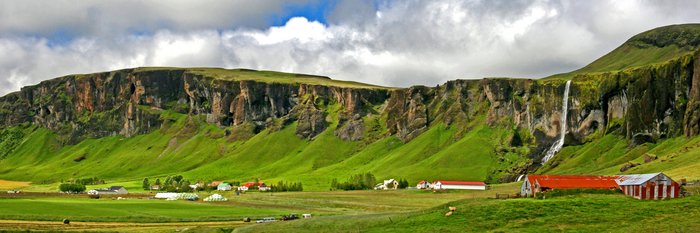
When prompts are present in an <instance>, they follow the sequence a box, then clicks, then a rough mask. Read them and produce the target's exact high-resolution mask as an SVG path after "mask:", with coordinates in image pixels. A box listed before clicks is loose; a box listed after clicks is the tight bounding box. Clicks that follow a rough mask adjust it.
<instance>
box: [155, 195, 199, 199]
mask: <svg viewBox="0 0 700 233" xmlns="http://www.w3.org/2000/svg"><path fill="white" fill-rule="evenodd" d="M155 198H156V199H166V200H180V199H187V200H197V199H198V198H199V195H197V194H196V193H156V196H155Z"/></svg>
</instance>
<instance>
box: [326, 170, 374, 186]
mask: <svg viewBox="0 0 700 233" xmlns="http://www.w3.org/2000/svg"><path fill="white" fill-rule="evenodd" d="M376 183H377V178H376V177H374V175H372V173H369V172H368V173H365V174H356V175H352V176H350V178H349V179H348V180H347V181H345V182H342V183H341V182H338V179H333V181H332V182H331V190H364V189H373V188H374V185H375V184H376Z"/></svg>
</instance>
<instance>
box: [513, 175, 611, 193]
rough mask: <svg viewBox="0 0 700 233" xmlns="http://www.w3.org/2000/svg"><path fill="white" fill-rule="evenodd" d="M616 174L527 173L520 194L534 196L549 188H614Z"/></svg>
mask: <svg viewBox="0 0 700 233" xmlns="http://www.w3.org/2000/svg"><path fill="white" fill-rule="evenodd" d="M617 178H618V176H570V175H561V176H560V175H527V177H526V178H525V182H523V185H522V186H521V187H520V195H521V196H524V197H529V196H536V195H537V193H539V192H544V191H547V190H551V189H616V188H618V185H617V182H616V181H615V180H616V179H617Z"/></svg>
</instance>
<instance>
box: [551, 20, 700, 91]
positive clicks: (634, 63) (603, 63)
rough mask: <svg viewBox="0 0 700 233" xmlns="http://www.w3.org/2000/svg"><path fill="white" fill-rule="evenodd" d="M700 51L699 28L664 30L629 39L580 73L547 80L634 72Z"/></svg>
mask: <svg viewBox="0 0 700 233" xmlns="http://www.w3.org/2000/svg"><path fill="white" fill-rule="evenodd" d="M698 48H700V24H681V25H671V26H665V27H660V28H655V29H652V30H649V31H646V32H643V33H640V34H638V35H636V36H634V37H632V38H630V39H629V40H627V41H626V42H625V43H624V44H622V45H621V46H620V47H618V48H616V49H615V50H613V51H612V52H610V53H607V54H605V55H604V56H602V57H600V58H598V59H597V60H595V61H593V62H592V63H590V64H588V65H587V66H585V67H583V68H581V69H578V70H575V71H572V72H569V73H563V74H557V75H553V76H550V77H548V78H567V79H570V78H572V77H574V76H576V75H580V74H590V73H601V72H609V71H618V70H624V69H633V68H635V67H640V66H645V65H651V64H656V63H662V62H666V61H669V60H672V59H675V58H679V57H681V56H684V55H687V54H691V53H694V52H695V51H696V50H697V49H698Z"/></svg>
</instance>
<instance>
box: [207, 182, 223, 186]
mask: <svg viewBox="0 0 700 233" xmlns="http://www.w3.org/2000/svg"><path fill="white" fill-rule="evenodd" d="M221 183H224V182H223V181H212V182H211V183H209V184H208V185H209V187H218V186H219V185H220V184H221Z"/></svg>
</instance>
